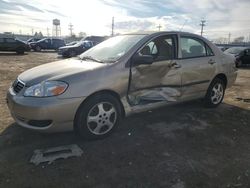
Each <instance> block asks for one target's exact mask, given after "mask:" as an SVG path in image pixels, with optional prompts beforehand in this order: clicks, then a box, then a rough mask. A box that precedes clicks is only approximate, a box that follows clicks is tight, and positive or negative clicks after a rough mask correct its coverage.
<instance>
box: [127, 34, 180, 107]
mask: <svg viewBox="0 0 250 188" xmlns="http://www.w3.org/2000/svg"><path fill="white" fill-rule="evenodd" d="M176 43H177V36H176V35H164V36H159V37H157V38H155V39H153V40H151V41H149V42H148V43H147V44H146V45H145V46H143V47H142V48H141V49H140V50H139V51H138V52H137V53H136V54H135V56H134V57H133V58H132V66H131V75H130V85H129V90H128V99H129V102H130V104H131V105H138V104H148V103H155V102H163V101H165V102H172V101H177V100H178V98H179V97H180V96H181V71H180V70H181V69H180V68H181V67H180V65H179V64H178V61H177V60H176V56H177V45H176ZM147 60H148V61H147ZM150 60H152V62H150ZM143 61H144V62H143Z"/></svg>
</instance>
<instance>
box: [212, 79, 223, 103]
mask: <svg viewBox="0 0 250 188" xmlns="http://www.w3.org/2000/svg"><path fill="white" fill-rule="evenodd" d="M223 92H224V89H223V86H222V84H221V83H217V84H215V85H214V87H213V89H212V95H211V101H212V103H213V104H218V103H220V102H221V100H222V98H223Z"/></svg>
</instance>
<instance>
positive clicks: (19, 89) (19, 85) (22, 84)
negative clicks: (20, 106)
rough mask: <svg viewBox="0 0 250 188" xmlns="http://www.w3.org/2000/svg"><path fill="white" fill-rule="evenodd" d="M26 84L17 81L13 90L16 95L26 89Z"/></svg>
mask: <svg viewBox="0 0 250 188" xmlns="http://www.w3.org/2000/svg"><path fill="white" fill-rule="evenodd" d="M24 86H25V84H24V83H22V82H21V81H19V80H15V82H14V83H13V90H14V91H15V92H16V93H19V92H20V91H21V90H22V89H23V88H24Z"/></svg>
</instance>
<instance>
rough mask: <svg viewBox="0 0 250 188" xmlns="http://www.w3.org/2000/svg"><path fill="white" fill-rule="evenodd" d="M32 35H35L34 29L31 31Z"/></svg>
mask: <svg viewBox="0 0 250 188" xmlns="http://www.w3.org/2000/svg"><path fill="white" fill-rule="evenodd" d="M31 34H32V36H33V35H34V29H33V28H32V29H31Z"/></svg>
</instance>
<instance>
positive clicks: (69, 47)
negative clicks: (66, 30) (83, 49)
mask: <svg viewBox="0 0 250 188" xmlns="http://www.w3.org/2000/svg"><path fill="white" fill-rule="evenodd" d="M78 47H79V46H75V45H72V46H63V47H60V48H59V50H66V49H73V48H78Z"/></svg>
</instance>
